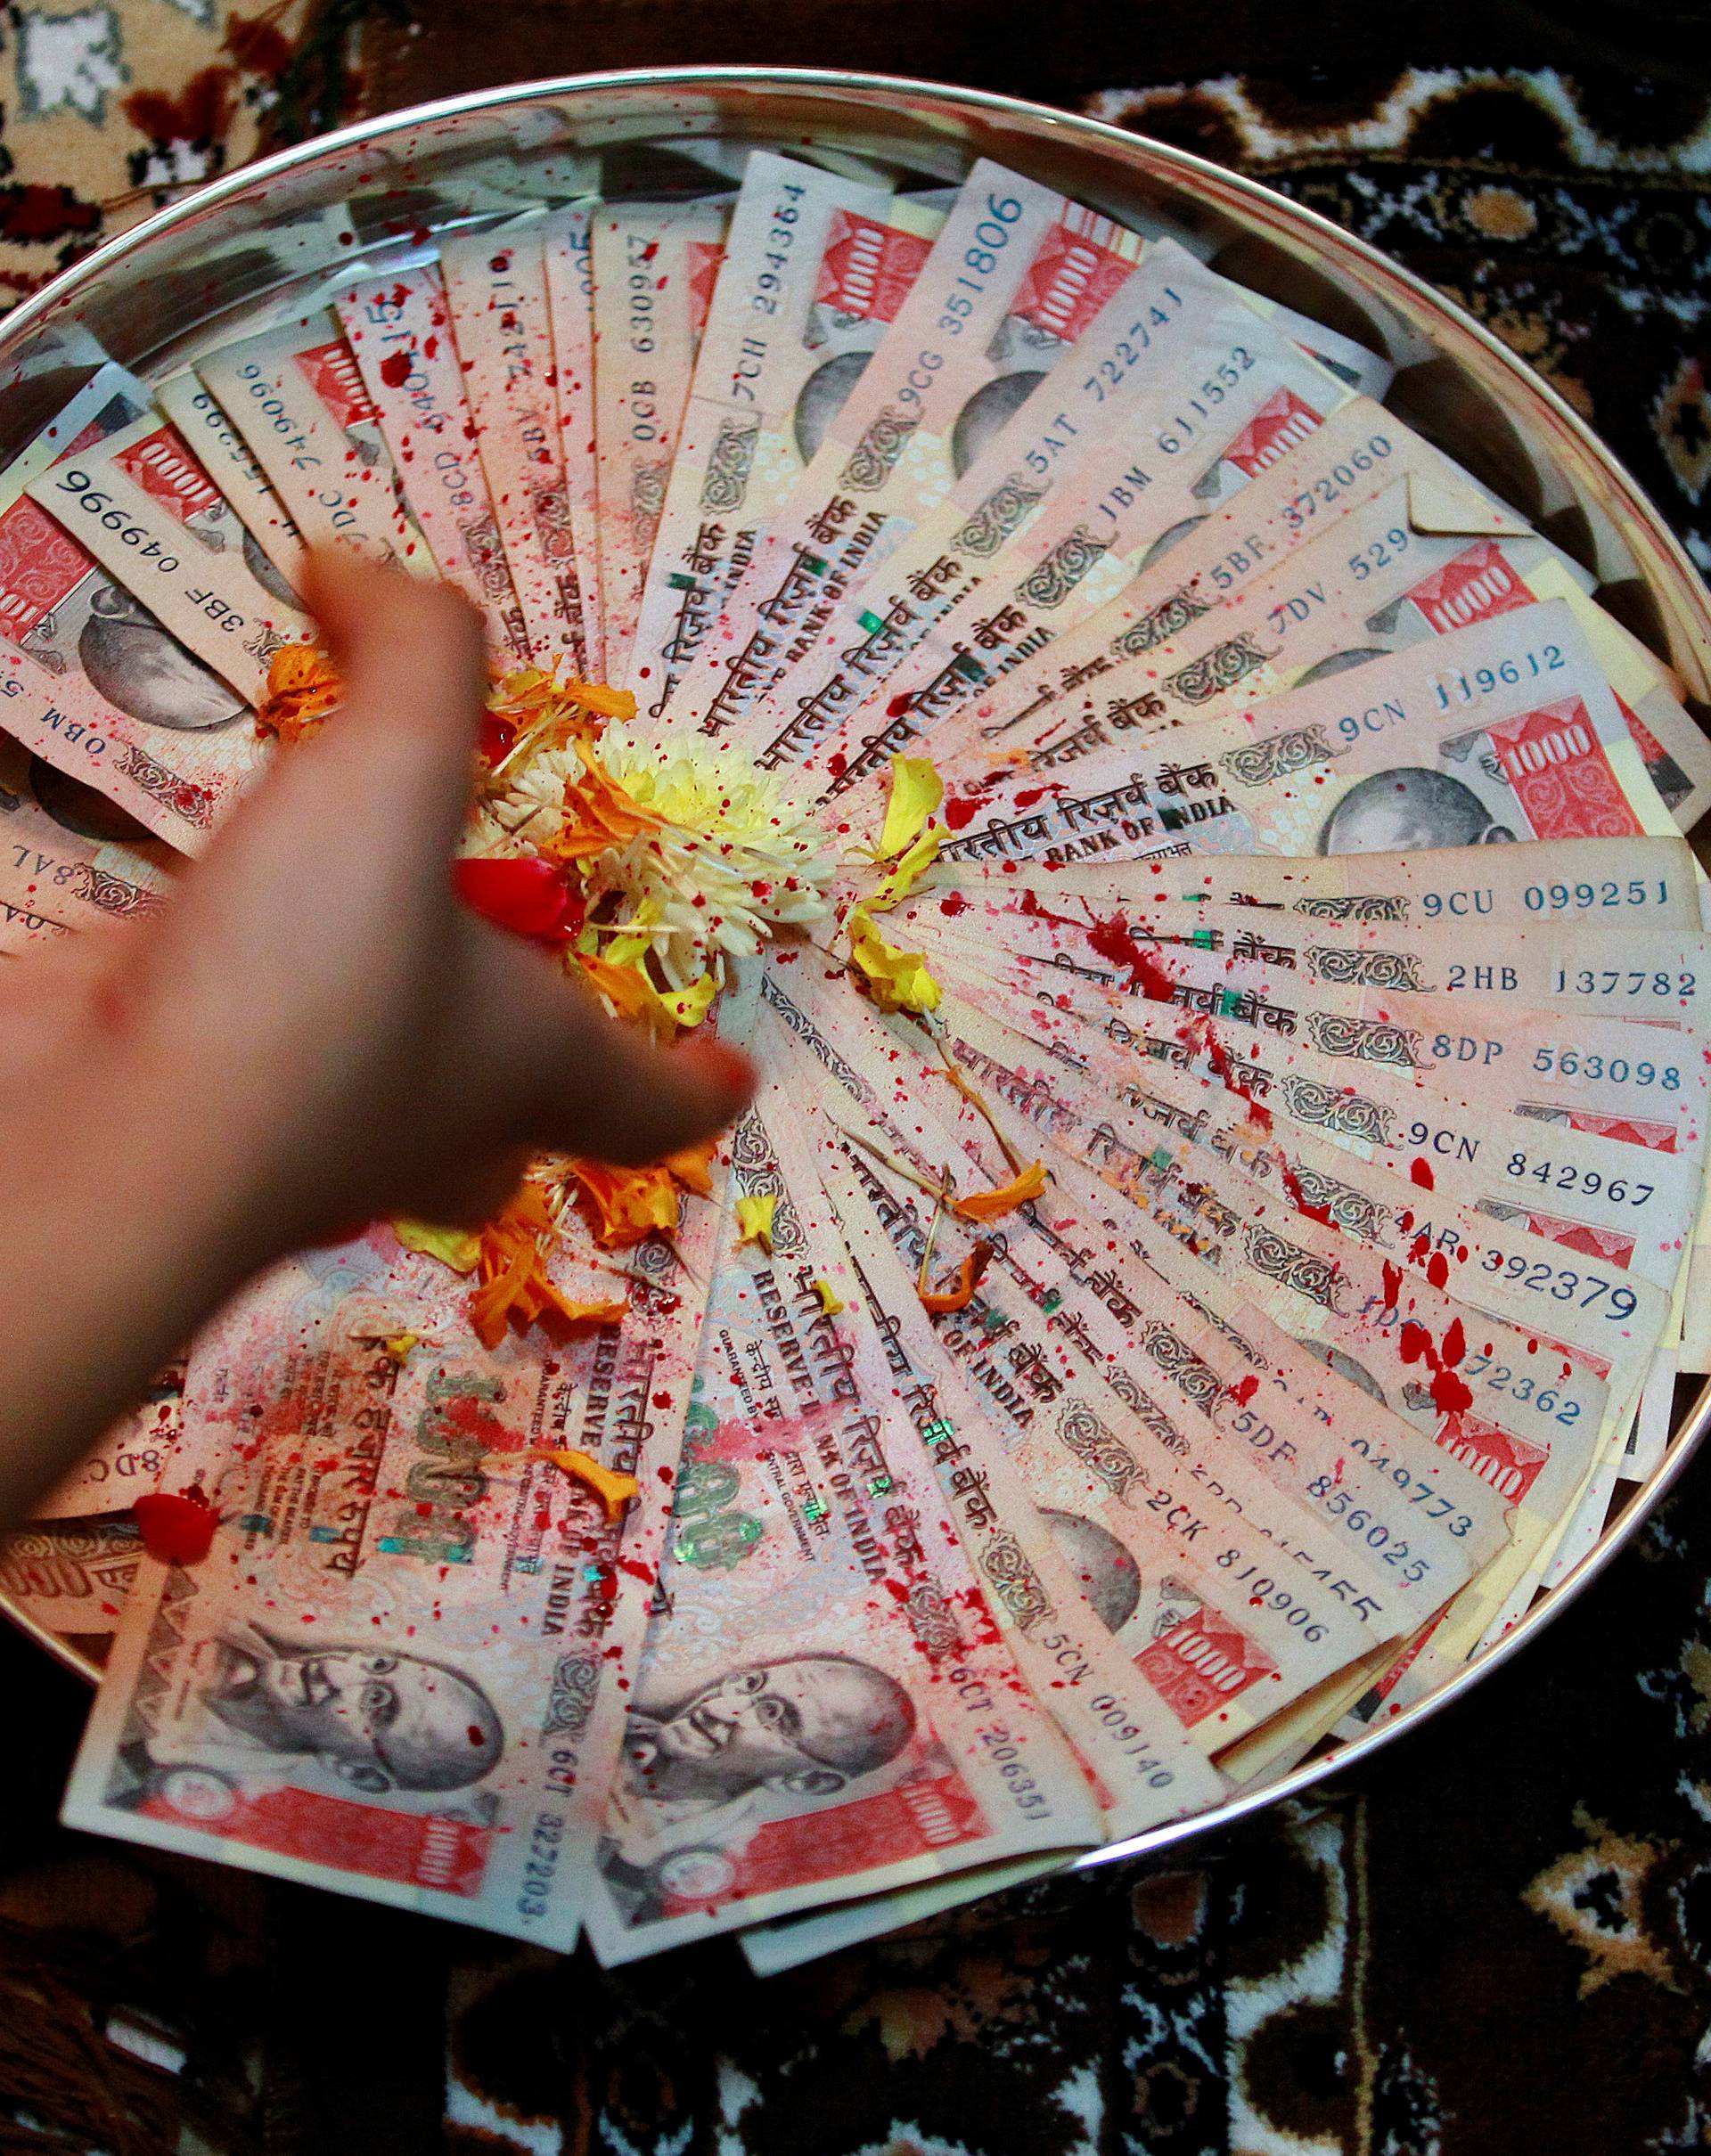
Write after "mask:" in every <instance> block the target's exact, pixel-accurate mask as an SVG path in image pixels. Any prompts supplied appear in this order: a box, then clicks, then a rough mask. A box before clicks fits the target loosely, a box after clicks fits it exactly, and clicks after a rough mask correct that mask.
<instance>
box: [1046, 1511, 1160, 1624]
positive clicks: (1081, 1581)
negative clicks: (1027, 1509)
mask: <svg viewBox="0 0 1711 2156" xmlns="http://www.w3.org/2000/svg"><path fill="white" fill-rule="evenodd" d="M1040 1517H1041V1519H1043V1520H1044V1522H1045V1523H1046V1525H1047V1526H1048V1527H1049V1528H1050V1529H1051V1530H1052V1540H1053V1541H1054V1542H1055V1543H1056V1544H1057V1546H1058V1554H1059V1556H1061V1557H1062V1559H1063V1560H1064V1562H1065V1564H1068V1567H1069V1569H1070V1571H1071V1572H1073V1573H1074V1574H1075V1576H1076V1585H1077V1587H1078V1588H1080V1589H1081V1591H1082V1593H1083V1594H1084V1595H1085V1596H1086V1597H1087V1599H1088V1601H1089V1602H1090V1603H1091V1604H1092V1605H1093V1614H1094V1615H1095V1616H1096V1617H1097V1618H1098V1619H1099V1621H1100V1622H1101V1624H1102V1625H1103V1626H1104V1627H1105V1629H1106V1630H1107V1631H1108V1632H1120V1631H1121V1630H1122V1629H1123V1627H1124V1626H1125V1625H1126V1624H1127V1622H1128V1621H1129V1620H1130V1618H1131V1617H1133V1616H1134V1613H1135V1607H1136V1605H1137V1604H1138V1603H1139V1602H1140V1600H1141V1568H1140V1566H1139V1565H1138V1564H1136V1563H1135V1561H1134V1554H1133V1553H1132V1552H1131V1551H1129V1550H1127V1549H1126V1548H1124V1547H1123V1545H1122V1543H1121V1542H1119V1541H1118V1540H1117V1537H1116V1536H1115V1535H1114V1534H1113V1533H1112V1532H1111V1531H1110V1529H1109V1527H1101V1525H1100V1523H1099V1522H1098V1521H1097V1520H1088V1519H1084V1518H1083V1517H1082V1515H1080V1514H1079V1513H1076V1512H1058V1511H1056V1510H1054V1509H1053V1507H1051V1506H1049V1505H1048V1506H1043V1507H1041V1509H1040Z"/></svg>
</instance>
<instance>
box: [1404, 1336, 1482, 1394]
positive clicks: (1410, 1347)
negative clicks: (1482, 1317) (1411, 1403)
mask: <svg viewBox="0 0 1711 2156" xmlns="http://www.w3.org/2000/svg"><path fill="white" fill-rule="evenodd" d="M1398 1344H1399V1346H1400V1349H1401V1353H1402V1360H1404V1362H1410V1363H1412V1362H1423V1363H1424V1364H1425V1365H1426V1368H1428V1369H1429V1371H1430V1372H1431V1373H1432V1382H1431V1385H1430V1388H1429V1389H1430V1392H1431V1395H1432V1405H1433V1406H1434V1407H1435V1408H1436V1409H1437V1410H1438V1412H1439V1413H1440V1414H1443V1415H1462V1414H1465V1413H1466V1412H1467V1410H1468V1409H1469V1408H1470V1407H1472V1405H1473V1394H1472V1392H1470V1391H1469V1388H1468V1387H1467V1385H1466V1384H1463V1382H1462V1381H1461V1378H1460V1377H1458V1376H1456V1374H1455V1371H1454V1369H1453V1368H1452V1367H1451V1366H1452V1365H1453V1363H1455V1362H1459V1361H1460V1360H1461V1357H1462V1356H1463V1355H1464V1354H1465V1353H1466V1352H1467V1342H1466V1339H1465V1338H1464V1336H1463V1335H1462V1330H1461V1323H1460V1320H1457V1321H1455V1322H1453V1323H1452V1324H1451V1325H1450V1326H1449V1327H1448V1328H1447V1330H1446V1331H1445V1335H1444V1352H1439V1350H1438V1348H1437V1345H1436V1344H1435V1343H1434V1342H1433V1339H1432V1335H1431V1334H1430V1333H1429V1331H1428V1330H1427V1329H1426V1327H1424V1326H1423V1325H1416V1324H1415V1322H1414V1321H1413V1319H1412V1318H1409V1319H1404V1321H1403V1327H1402V1338H1401V1341H1400V1343H1398ZM1451 1350H1453V1351H1454V1352H1453V1353H1452V1352H1450V1351H1451Z"/></svg>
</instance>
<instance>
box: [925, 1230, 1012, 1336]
mask: <svg viewBox="0 0 1711 2156" xmlns="http://www.w3.org/2000/svg"><path fill="white" fill-rule="evenodd" d="M992 1258H993V1245H991V1244H990V1243H977V1244H976V1245H975V1246H974V1248H973V1249H972V1250H971V1251H970V1253H969V1254H968V1256H967V1257H965V1258H964V1259H963V1261H962V1264H961V1265H959V1266H958V1267H957V1270H956V1286H954V1287H952V1288H947V1289H946V1290H945V1291H944V1292H943V1293H942V1294H940V1293H935V1292H930V1291H929V1290H928V1289H927V1288H924V1287H922V1288H918V1289H917V1290H916V1293H917V1294H919V1295H920V1297H921V1308H922V1310H927V1311H932V1313H933V1315H934V1316H935V1317H936V1318H937V1317H942V1316H943V1315H944V1313H945V1312H946V1311H954V1310H967V1308H968V1307H969V1305H970V1303H972V1302H973V1301H974V1291H975V1289H976V1288H978V1286H979V1285H980V1278H981V1275H982V1274H983V1273H984V1272H985V1271H986V1268H987V1266H988V1265H990V1264H991V1263H992Z"/></svg>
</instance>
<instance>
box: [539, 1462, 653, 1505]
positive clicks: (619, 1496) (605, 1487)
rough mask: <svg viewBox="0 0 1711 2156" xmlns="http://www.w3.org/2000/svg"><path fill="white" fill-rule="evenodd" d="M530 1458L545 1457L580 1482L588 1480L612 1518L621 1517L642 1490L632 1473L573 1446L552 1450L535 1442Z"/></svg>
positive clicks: (589, 1485) (591, 1488) (590, 1487)
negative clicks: (566, 1448)
mask: <svg viewBox="0 0 1711 2156" xmlns="http://www.w3.org/2000/svg"><path fill="white" fill-rule="evenodd" d="M529 1458H531V1459H536V1460H546V1461H548V1462H549V1463H550V1464H551V1465H552V1466H554V1467H558V1468H561V1470H562V1471H563V1472H564V1473H565V1474H569V1475H574V1476H575V1477H576V1479H577V1482H586V1483H587V1485H588V1487H589V1489H590V1490H593V1491H594V1495H595V1496H596V1497H597V1498H598V1499H600V1501H601V1503H602V1505H603V1506H604V1507H605V1508H606V1517H607V1518H608V1519H609V1520H619V1519H622V1518H623V1516H624V1507H626V1505H627V1504H629V1503H630V1501H631V1499H633V1498H635V1497H637V1496H638V1495H639V1494H640V1492H641V1489H642V1485H641V1483H640V1482H637V1481H636V1479H635V1477H634V1475H633V1474H619V1473H618V1470H617V1469H616V1468H615V1467H602V1466H601V1464H600V1462H599V1461H598V1460H597V1459H594V1458H592V1457H591V1456H590V1455H589V1454H588V1453H586V1452H577V1451H576V1450H574V1449H568V1450H565V1451H562V1452H549V1451H547V1450H545V1449H544V1447H541V1446H536V1447H533V1448H532V1449H531V1450H530V1452H529Z"/></svg>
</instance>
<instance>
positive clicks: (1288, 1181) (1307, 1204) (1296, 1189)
mask: <svg viewBox="0 0 1711 2156" xmlns="http://www.w3.org/2000/svg"><path fill="white" fill-rule="evenodd" d="M1277 1172H1278V1173H1279V1174H1280V1175H1281V1177H1282V1179H1283V1188H1284V1189H1285V1190H1287V1191H1288V1192H1289V1203H1290V1204H1291V1205H1293V1206H1294V1207H1295V1209H1296V1211H1297V1212H1298V1213H1306V1216H1307V1218H1308V1219H1309V1220H1310V1221H1318V1223H1319V1225H1320V1226H1321V1227H1322V1228H1330V1229H1333V1230H1334V1229H1336V1226H1337V1223H1336V1221H1333V1220H1332V1219H1331V1217H1330V1206H1329V1205H1324V1204H1320V1205H1314V1203H1313V1201H1312V1199H1311V1198H1309V1197H1308V1196H1307V1194H1306V1191H1305V1190H1304V1189H1303V1188H1301V1178H1300V1177H1299V1176H1298V1174H1297V1173H1296V1172H1295V1170H1294V1169H1293V1168H1292V1167H1290V1165H1289V1162H1288V1161H1286V1160H1285V1159H1284V1158H1283V1156H1282V1155H1281V1154H1280V1155H1279V1156H1278V1161H1277Z"/></svg>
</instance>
